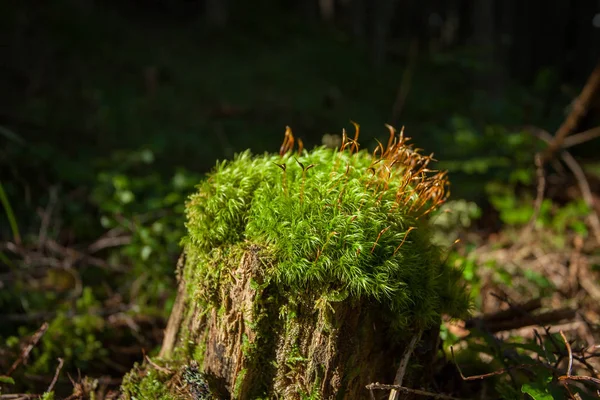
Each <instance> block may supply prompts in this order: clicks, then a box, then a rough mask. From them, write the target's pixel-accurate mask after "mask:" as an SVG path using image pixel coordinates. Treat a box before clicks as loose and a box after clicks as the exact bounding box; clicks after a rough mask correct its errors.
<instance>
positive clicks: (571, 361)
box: [558, 331, 573, 377]
mask: <svg viewBox="0 0 600 400" xmlns="http://www.w3.org/2000/svg"><path fill="white" fill-rule="evenodd" d="M558 333H560V337H562V339H563V341H564V342H565V347H566V348H567V354H568V355H569V366H568V367H567V375H566V376H567V377H570V376H571V371H572V370H573V351H572V350H571V344H570V343H569V341H568V340H567V337H566V336H565V334H564V332H563V331H559V332H558Z"/></svg>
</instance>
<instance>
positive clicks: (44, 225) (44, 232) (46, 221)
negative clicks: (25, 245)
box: [37, 186, 58, 249]
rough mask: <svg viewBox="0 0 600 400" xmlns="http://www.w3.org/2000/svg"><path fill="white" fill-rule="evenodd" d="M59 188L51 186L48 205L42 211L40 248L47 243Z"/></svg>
mask: <svg viewBox="0 0 600 400" xmlns="http://www.w3.org/2000/svg"><path fill="white" fill-rule="evenodd" d="M57 191H58V190H57V188H56V187H55V186H53V187H51V188H50V199H49V200H48V205H47V206H46V209H45V210H44V212H41V213H40V214H41V215H40V216H41V218H42V222H41V224H40V233H39V235H38V243H37V246H38V248H40V249H41V248H43V247H44V245H45V244H46V238H47V237H48V226H49V225H50V219H51V218H50V217H51V216H52V211H53V210H54V205H55V204H56V201H57V198H58V195H57Z"/></svg>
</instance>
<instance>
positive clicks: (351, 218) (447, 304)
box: [184, 132, 469, 329]
mask: <svg viewBox="0 0 600 400" xmlns="http://www.w3.org/2000/svg"><path fill="white" fill-rule="evenodd" d="M292 138H293V136H292V135H291V132H288V134H287V135H286V142H284V146H283V151H282V153H283V154H282V155H269V154H265V155H262V156H252V155H251V153H250V152H249V151H246V152H244V153H241V154H239V155H237V156H236V157H235V159H234V160H233V161H228V162H222V163H220V164H218V165H217V167H216V169H215V170H214V171H213V172H212V174H211V175H210V177H209V179H207V180H206V181H205V182H203V183H202V184H201V185H200V186H199V190H198V192H197V193H196V194H194V195H192V196H191V198H190V200H189V202H188V204H187V228H188V232H189V236H188V237H187V238H186V239H185V240H184V243H185V245H186V251H187V252H188V253H190V254H191V256H192V258H193V259H196V260H197V261H195V262H194V268H188V273H189V274H190V275H191V276H190V277H191V278H192V279H194V281H195V282H198V283H199V284H200V286H203V293H204V295H201V296H207V294H206V293H213V294H214V293H216V291H217V286H218V284H219V281H220V280H221V279H229V277H228V276H226V275H228V274H222V271H223V268H228V267H229V266H228V265H226V264H227V262H226V261H225V263H224V261H223V260H228V257H227V255H226V254H225V253H227V252H231V251H239V250H240V249H243V248H245V247H247V245H244V243H248V242H250V243H254V244H257V245H259V246H260V247H261V248H262V249H264V250H265V251H264V252H263V253H264V254H266V256H265V257H267V258H268V259H269V260H268V262H265V280H267V281H272V282H274V283H275V284H276V285H279V287H281V288H287V289H286V291H287V290H288V289H289V290H290V292H291V293H294V292H298V293H302V292H303V291H304V290H305V289H306V288H309V287H310V288H311V290H312V291H316V292H320V293H323V294H324V295H323V296H324V303H327V302H328V301H339V299H345V298H347V297H348V296H351V297H352V298H353V299H361V298H370V299H374V300H376V301H379V302H382V303H384V304H386V305H387V306H388V309H389V310H390V315H391V316H392V319H393V324H394V325H395V326H396V327H397V328H399V329H405V328H406V327H409V326H410V327H411V328H417V329H418V328H427V327H429V326H431V325H433V324H436V323H439V318H440V315H441V314H442V313H446V314H450V315H453V316H459V315H463V314H464V313H465V312H466V310H467V309H468V305H469V302H468V296H467V294H466V292H465V290H464V288H463V287H462V286H461V285H458V284H457V283H458V281H459V279H460V274H459V273H458V271H455V270H453V269H450V268H448V267H446V266H445V265H443V263H442V262H441V251H442V249H441V248H440V247H437V246H435V245H433V244H432V242H431V234H430V232H429V230H428V228H427V224H426V222H425V221H424V219H425V218H421V216H422V215H423V214H426V213H427V212H428V211H430V210H431V209H433V208H435V207H437V206H438V205H439V204H441V202H443V200H444V198H445V196H444V186H445V184H446V180H445V175H444V174H443V173H437V174H433V173H430V172H429V170H427V164H428V163H429V161H430V158H429V157H425V156H422V155H420V154H419V153H418V152H417V151H414V150H413V149H412V148H411V146H409V145H407V144H406V140H405V139H404V138H403V136H400V137H398V136H394V137H391V138H390V142H389V144H388V146H387V148H385V149H384V148H383V146H380V147H379V148H378V149H377V150H376V151H375V155H372V154H370V153H368V152H366V151H360V152H358V151H353V150H356V147H357V145H356V146H355V143H356V142H355V141H353V140H348V139H347V138H346V139H345V140H344V142H343V145H342V147H345V148H346V150H344V151H339V150H332V149H327V148H317V149H314V150H312V151H310V152H308V151H301V152H299V154H295V153H293V152H291V151H288V150H290V149H291V146H290V143H293V139H292ZM348 149H350V150H348ZM232 249H236V250H232ZM229 259H230V258H229ZM215 267H216V268H215ZM190 270H193V272H191V271H190ZM196 296H198V294H196ZM209 297H210V296H208V298H205V299H206V300H207V301H210V298H209Z"/></svg>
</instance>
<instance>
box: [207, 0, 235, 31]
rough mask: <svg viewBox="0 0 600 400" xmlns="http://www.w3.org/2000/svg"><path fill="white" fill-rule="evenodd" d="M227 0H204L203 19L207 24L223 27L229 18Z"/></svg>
mask: <svg viewBox="0 0 600 400" xmlns="http://www.w3.org/2000/svg"><path fill="white" fill-rule="evenodd" d="M227 3H228V0H206V3H205V19H206V23H207V24H208V26H210V27H213V28H224V27H225V26H226V25H227V21H228V19H229V10H228V4H227Z"/></svg>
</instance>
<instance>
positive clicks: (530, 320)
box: [485, 308, 577, 333]
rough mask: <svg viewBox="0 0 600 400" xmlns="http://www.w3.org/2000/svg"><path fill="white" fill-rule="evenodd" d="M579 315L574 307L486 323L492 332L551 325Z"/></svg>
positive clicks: (488, 329) (486, 326)
mask: <svg viewBox="0 0 600 400" xmlns="http://www.w3.org/2000/svg"><path fill="white" fill-rule="evenodd" d="M576 315H577V310H575V309H572V308H563V309H559V310H552V311H548V312H545V313H541V314H536V315H524V316H521V317H519V318H514V319H510V320H504V321H493V322H490V323H488V324H486V325H485V329H486V330H487V331H489V332H491V333H496V332H502V331H508V330H512V329H517V328H523V327H526V326H533V325H541V326H545V325H551V324H555V323H558V322H561V321H564V320H572V319H574V318H575V316H576Z"/></svg>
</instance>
